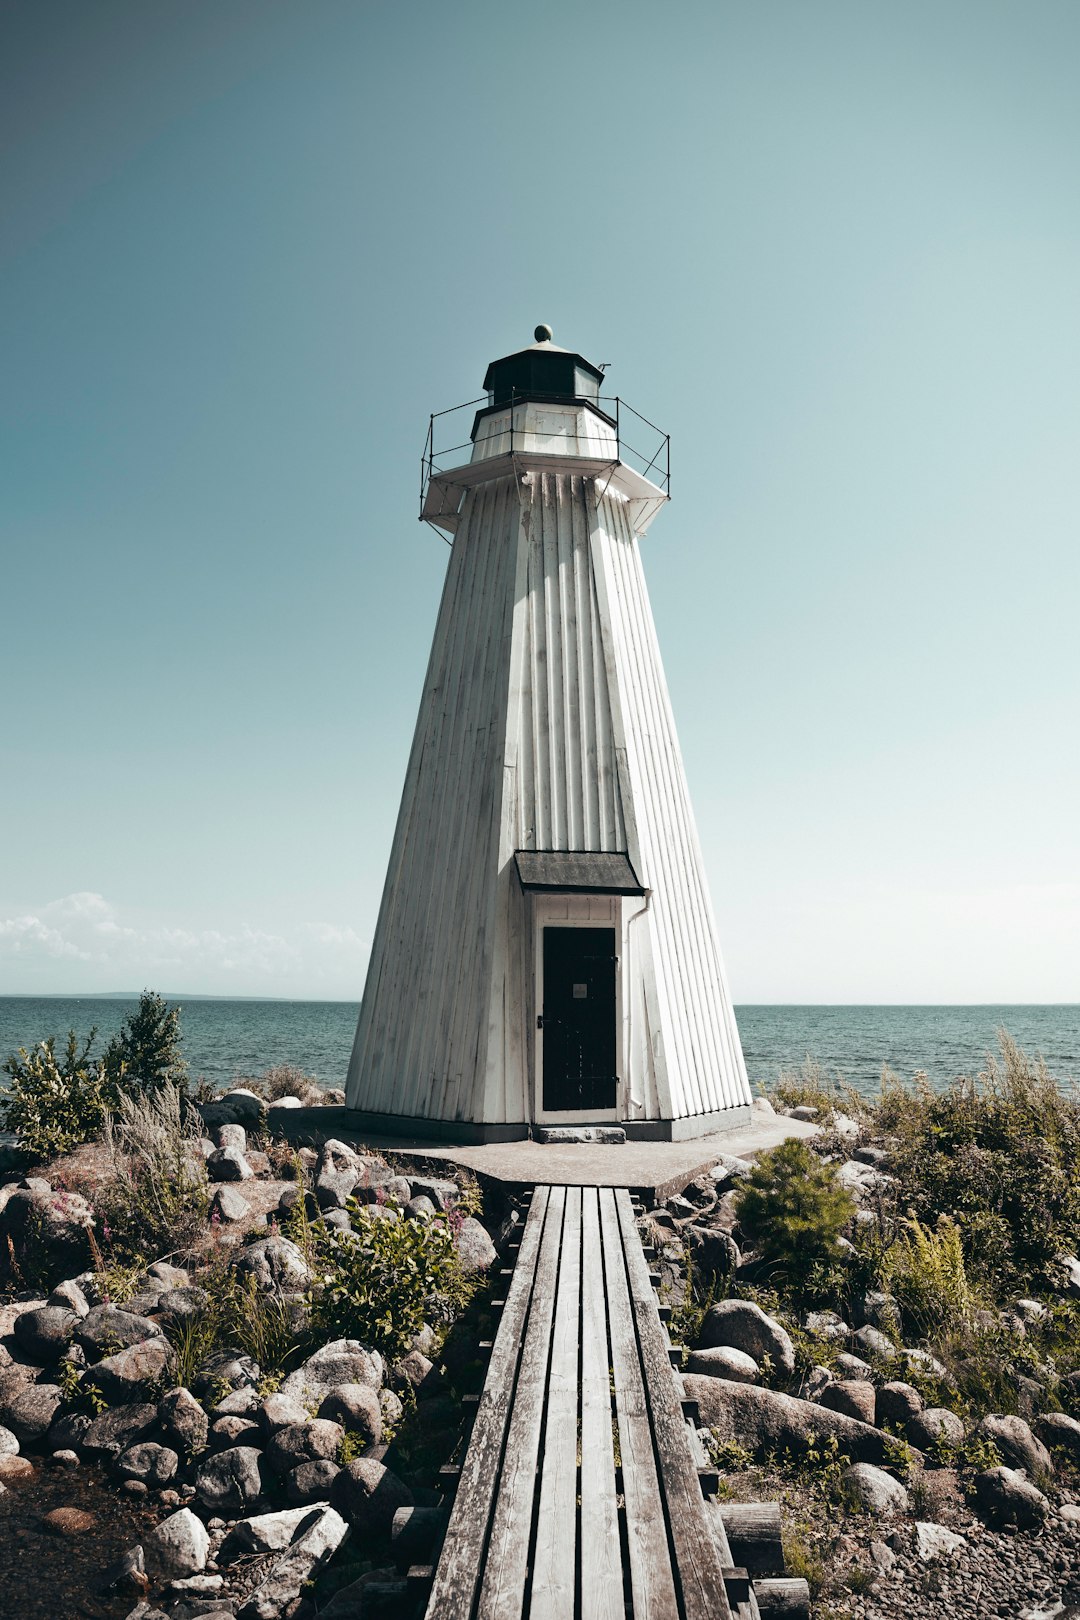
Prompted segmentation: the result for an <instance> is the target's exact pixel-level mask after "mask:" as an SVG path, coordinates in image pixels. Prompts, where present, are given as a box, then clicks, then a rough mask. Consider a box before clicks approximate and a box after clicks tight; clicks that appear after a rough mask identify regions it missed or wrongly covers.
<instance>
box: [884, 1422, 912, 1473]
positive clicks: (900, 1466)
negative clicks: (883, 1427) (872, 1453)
mask: <svg viewBox="0 0 1080 1620" xmlns="http://www.w3.org/2000/svg"><path fill="white" fill-rule="evenodd" d="M882 1441H883V1448H884V1452H885V1466H886V1467H887V1468H891V1469H892V1470H893V1472H894V1473H895V1475H896V1477H897V1478H898V1479H899V1480H901V1481H902V1483H903V1484H905V1485H906V1484H907V1483H908V1481H909V1480H910V1479H911V1478H912V1476H913V1474H914V1472H915V1453H914V1452H913V1451H912V1449H911V1447H910V1446H909V1445H908V1443H907V1441H906V1440H905V1439H904V1438H903V1436H902V1435H898V1434H884V1435H883V1436H882Z"/></svg>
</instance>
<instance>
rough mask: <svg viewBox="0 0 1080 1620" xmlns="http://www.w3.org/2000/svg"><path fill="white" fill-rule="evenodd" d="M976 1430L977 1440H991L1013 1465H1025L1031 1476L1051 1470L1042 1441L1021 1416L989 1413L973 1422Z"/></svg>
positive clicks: (1007, 1461) (1014, 1466)
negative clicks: (975, 1423) (1037, 1438)
mask: <svg viewBox="0 0 1080 1620" xmlns="http://www.w3.org/2000/svg"><path fill="white" fill-rule="evenodd" d="M975 1433H976V1434H977V1435H978V1436H979V1437H980V1439H983V1440H992V1441H993V1443H994V1445H995V1446H997V1448H998V1451H999V1452H1000V1453H1001V1456H1002V1458H1003V1460H1004V1461H1005V1462H1006V1463H1007V1464H1009V1465H1010V1466H1011V1467H1012V1468H1026V1469H1027V1472H1028V1473H1029V1474H1030V1475H1032V1476H1034V1475H1036V1474H1051V1473H1053V1469H1054V1464H1053V1462H1052V1460H1051V1457H1050V1453H1049V1452H1048V1451H1047V1449H1046V1447H1045V1446H1044V1445H1043V1443H1042V1441H1041V1440H1036V1438H1035V1436H1034V1435H1033V1434H1032V1432H1031V1430H1030V1428H1029V1427H1028V1425H1027V1424H1026V1423H1025V1422H1024V1420H1023V1418H1021V1417H1012V1416H1011V1415H1008V1414H1005V1413H1000V1412H991V1413H990V1414H988V1415H987V1416H986V1417H984V1418H982V1419H981V1421H980V1422H979V1423H978V1424H977V1425H976V1428H975Z"/></svg>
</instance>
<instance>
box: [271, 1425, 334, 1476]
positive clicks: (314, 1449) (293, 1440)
mask: <svg viewBox="0 0 1080 1620" xmlns="http://www.w3.org/2000/svg"><path fill="white" fill-rule="evenodd" d="M344 1434H345V1431H344V1429H343V1428H342V1427H341V1424H340V1423H332V1422H330V1420H329V1419H328V1418H313V1419H310V1420H309V1421H308V1422H306V1423H290V1424H289V1425H288V1426H287V1427H286V1428H284V1429H278V1430H277V1431H276V1433H275V1434H274V1435H272V1437H271V1438H270V1440H269V1442H268V1443H267V1447H266V1460H267V1462H268V1463H269V1464H270V1466H271V1468H273V1469H274V1471H275V1472H276V1473H278V1474H288V1473H291V1471H292V1470H293V1469H294V1468H299V1466H300V1464H301V1463H305V1462H321V1461H333V1459H334V1458H335V1457H336V1456H337V1454H338V1450H339V1448H340V1446H341V1442H342V1439H343V1438H344Z"/></svg>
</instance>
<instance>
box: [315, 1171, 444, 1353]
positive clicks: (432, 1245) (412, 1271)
mask: <svg viewBox="0 0 1080 1620" xmlns="http://www.w3.org/2000/svg"><path fill="white" fill-rule="evenodd" d="M348 1208H349V1216H350V1219H351V1221H352V1231H351V1232H341V1231H337V1230H336V1229H334V1228H332V1227H327V1226H326V1225H325V1223H324V1222H318V1221H317V1222H313V1223H312V1224H311V1225H310V1227H309V1228H308V1231H309V1233H310V1242H311V1246H312V1251H313V1252H312V1255H311V1259H310V1262H309V1263H310V1264H312V1266H313V1267H314V1269H315V1271H316V1273H317V1275H318V1278H319V1281H318V1283H317V1284H316V1288H315V1293H314V1298H313V1301H312V1325H313V1327H314V1328H315V1330H316V1332H317V1333H319V1334H321V1335H322V1337H324V1338H329V1339H359V1340H360V1341H361V1343H362V1344H367V1345H371V1346H372V1347H373V1348H374V1349H376V1350H380V1351H381V1352H382V1353H383V1355H384V1356H386V1357H387V1358H388V1359H389V1360H395V1359H396V1358H397V1357H399V1356H400V1355H402V1354H403V1353H404V1352H405V1351H406V1350H407V1349H408V1347H409V1344H410V1342H411V1340H412V1338H413V1336H414V1335H415V1334H416V1333H418V1332H419V1331H420V1329H421V1327H422V1326H423V1324H424V1322H425V1321H435V1322H442V1323H443V1324H449V1322H451V1321H452V1320H453V1318H454V1317H455V1316H456V1315H457V1314H458V1313H459V1312H460V1311H462V1310H463V1309H464V1308H465V1306H466V1305H467V1304H468V1301H469V1299H470V1298H471V1296H472V1294H473V1292H474V1291H475V1288H476V1282H475V1280H474V1278H473V1277H472V1276H470V1275H469V1274H468V1273H466V1272H465V1271H464V1270H463V1268H462V1266H461V1262H460V1260H459V1259H458V1254H457V1250H456V1248H455V1247H454V1233H453V1229H452V1225H451V1221H450V1220H449V1219H448V1218H447V1217H445V1216H435V1217H433V1218H432V1219H431V1220H428V1221H404V1220H388V1219H387V1218H386V1216H385V1215H383V1214H381V1213H380V1212H379V1210H378V1208H377V1207H376V1208H373V1207H372V1206H371V1205H369V1204H364V1205H361V1204H356V1203H354V1202H352V1201H351V1200H350V1203H349V1206H348Z"/></svg>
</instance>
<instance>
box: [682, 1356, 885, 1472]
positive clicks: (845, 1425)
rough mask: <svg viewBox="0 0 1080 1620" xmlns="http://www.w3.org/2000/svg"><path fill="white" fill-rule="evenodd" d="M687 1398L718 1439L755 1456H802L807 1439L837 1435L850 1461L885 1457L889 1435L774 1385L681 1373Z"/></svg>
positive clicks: (883, 1459)
mask: <svg viewBox="0 0 1080 1620" xmlns="http://www.w3.org/2000/svg"><path fill="white" fill-rule="evenodd" d="M683 1383H684V1385H685V1387H686V1394H687V1398H688V1399H689V1400H692V1401H696V1402H697V1405H698V1410H699V1411H700V1413H701V1421H702V1423H703V1425H704V1426H705V1427H706V1428H707V1429H711V1430H712V1431H713V1433H714V1434H715V1435H716V1437H717V1439H718V1440H721V1441H725V1440H734V1441H737V1442H738V1444H739V1445H741V1446H746V1447H747V1448H748V1449H749V1450H750V1451H752V1452H753V1453H754V1455H755V1456H764V1455H765V1454H766V1453H767V1452H770V1451H774V1452H784V1451H790V1452H792V1453H793V1454H794V1455H795V1456H796V1457H798V1456H802V1455H803V1454H804V1453H805V1451H806V1450H807V1448H808V1446H809V1445H810V1443H811V1437H813V1438H815V1439H816V1440H821V1439H823V1438H827V1437H828V1436H830V1435H835V1436H836V1440H837V1444H838V1446H839V1448H840V1450H841V1451H843V1452H845V1453H846V1454H847V1455H848V1456H849V1457H851V1458H852V1459H853V1461H857V1462H870V1463H877V1464H881V1463H885V1462H887V1461H888V1454H887V1450H886V1447H887V1444H888V1441H889V1436H888V1435H886V1434H882V1432H881V1431H880V1430H879V1429H873V1428H871V1427H870V1425H869V1424H868V1423H859V1422H858V1421H857V1420H856V1419H855V1418H851V1417H847V1416H846V1415H845V1414H844V1413H843V1412H830V1411H829V1410H828V1408H826V1407H822V1406H821V1405H819V1404H818V1403H817V1402H815V1401H800V1400H798V1399H796V1397H795V1396H793V1395H783V1394H781V1393H780V1391H779V1390H775V1389H759V1388H758V1387H757V1386H756V1385H753V1384H733V1383H730V1382H729V1381H728V1380H727V1379H726V1378H702V1377H701V1376H699V1375H698V1374H696V1373H685V1374H684V1375H683Z"/></svg>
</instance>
